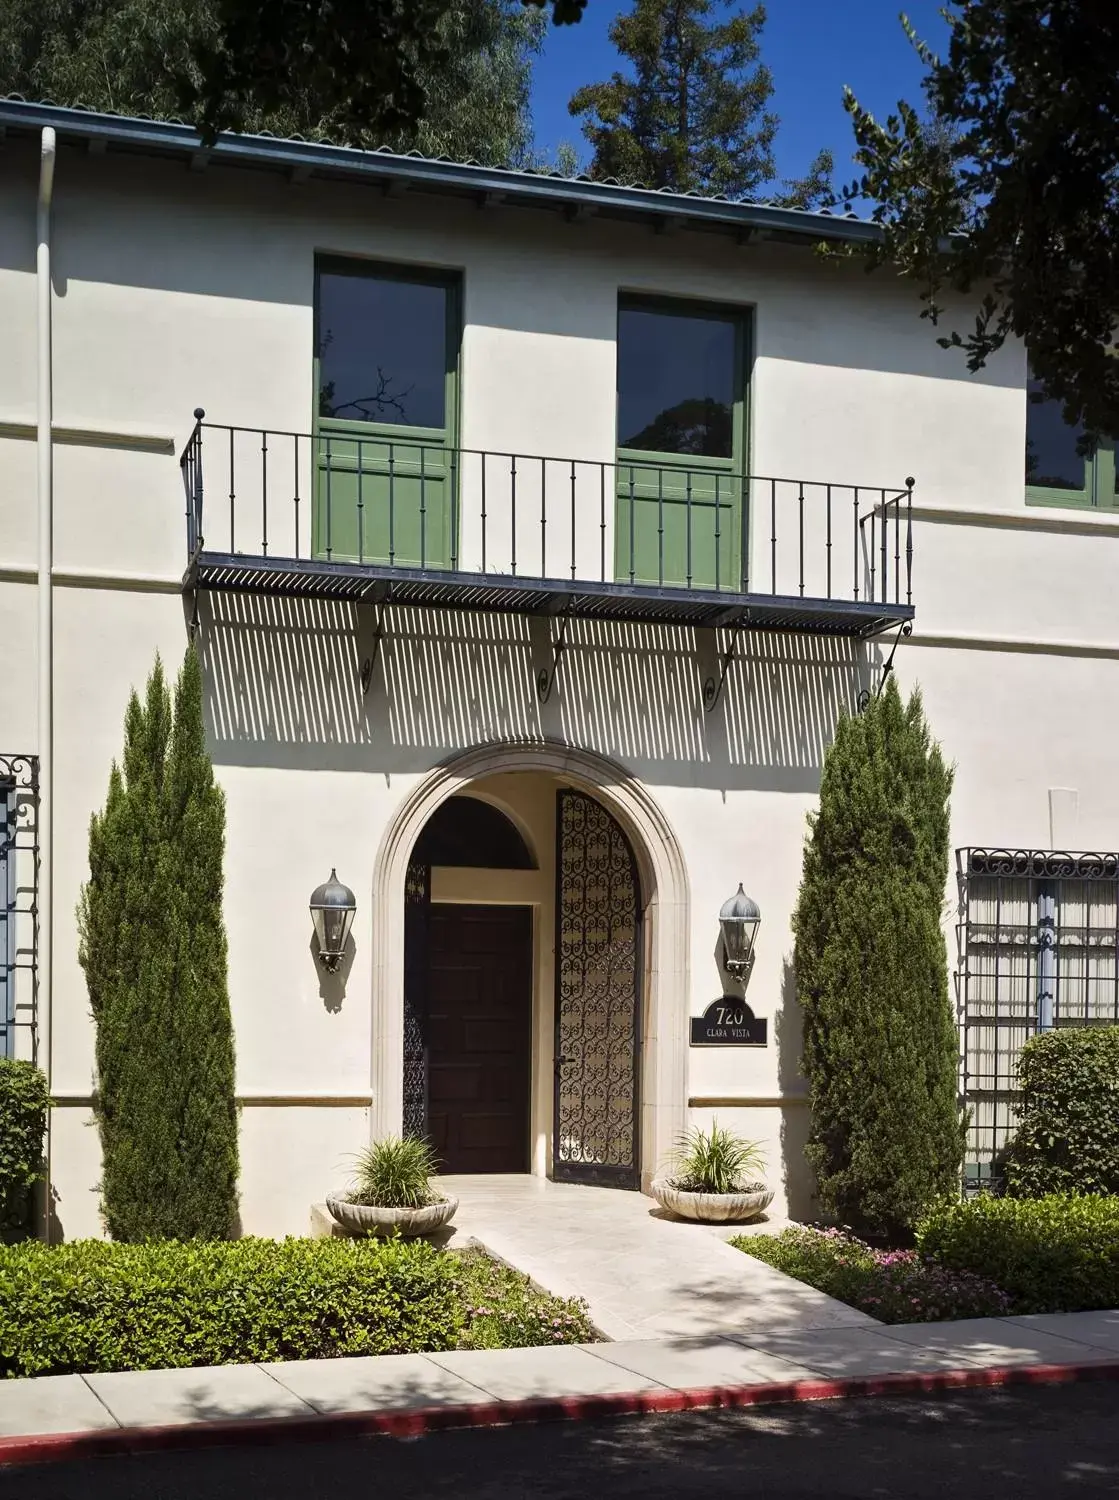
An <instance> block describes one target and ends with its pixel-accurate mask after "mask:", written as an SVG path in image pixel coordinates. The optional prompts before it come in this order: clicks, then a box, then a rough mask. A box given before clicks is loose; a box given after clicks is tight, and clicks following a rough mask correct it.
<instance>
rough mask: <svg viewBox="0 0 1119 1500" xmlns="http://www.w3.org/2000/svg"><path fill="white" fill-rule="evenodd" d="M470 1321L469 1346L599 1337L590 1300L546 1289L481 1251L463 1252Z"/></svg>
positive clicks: (465, 1339) (463, 1341)
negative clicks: (557, 1295) (558, 1294)
mask: <svg viewBox="0 0 1119 1500" xmlns="http://www.w3.org/2000/svg"><path fill="white" fill-rule="evenodd" d="M457 1260H458V1270H457V1275H458V1278H459V1286H460V1290H461V1295H462V1299H463V1303H464V1307H463V1313H464V1317H465V1320H466V1321H465V1325H464V1327H463V1331H462V1336H461V1338H460V1341H459V1347H460V1348H463V1349H526V1348H534V1347H537V1346H539V1345H541V1344H589V1343H593V1342H594V1341H595V1339H596V1338H597V1337H598V1335H597V1333H596V1332H595V1328H594V1325H593V1324H592V1323H591V1321H590V1316H589V1314H588V1312H587V1307H586V1304H585V1303H584V1302H582V1301H580V1300H578V1299H576V1298H572V1297H553V1296H552V1294H551V1293H550V1292H543V1291H540V1290H539V1288H537V1287H535V1286H534V1285H533V1284H532V1282H531V1281H530V1280H529V1278H528V1277H527V1276H526V1275H525V1274H524V1273H523V1272H522V1271H516V1270H514V1269H513V1267H512V1266H505V1265H502V1264H501V1262H500V1261H496V1260H493V1259H492V1258H491V1257H490V1256H488V1255H486V1254H485V1253H484V1251H481V1250H465V1251H463V1252H462V1253H461V1254H460V1255H458V1256H457Z"/></svg>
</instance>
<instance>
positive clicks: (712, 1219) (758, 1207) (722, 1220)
mask: <svg viewBox="0 0 1119 1500" xmlns="http://www.w3.org/2000/svg"><path fill="white" fill-rule="evenodd" d="M652 1189H653V1197H654V1198H655V1199H656V1200H657V1202H658V1203H659V1204H660V1206H661V1207H662V1208H667V1209H668V1210H669V1211H670V1212H671V1213H674V1214H678V1215H679V1216H680V1218H681V1219H696V1220H699V1221H700V1222H702V1223H704V1224H745V1223H747V1222H748V1221H749V1220H750V1219H756V1218H757V1217H758V1215H759V1214H760V1213H763V1212H764V1211H765V1209H767V1208H768V1207H769V1205H770V1204H771V1203H772V1202H773V1190H772V1189H771V1188H759V1189H758V1191H757V1192H753V1193H689V1192H686V1191H685V1190H684V1189H683V1188H678V1187H673V1186H672V1184H671V1182H669V1181H668V1180H667V1179H666V1178H664V1177H657V1178H655V1179H654V1180H653V1183H652Z"/></svg>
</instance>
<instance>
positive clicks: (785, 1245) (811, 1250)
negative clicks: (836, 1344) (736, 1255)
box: [731, 1224, 874, 1306]
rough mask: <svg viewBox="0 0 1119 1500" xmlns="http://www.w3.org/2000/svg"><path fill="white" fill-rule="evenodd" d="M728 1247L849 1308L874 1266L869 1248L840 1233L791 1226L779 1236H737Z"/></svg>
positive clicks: (836, 1230) (830, 1230) (832, 1230)
mask: <svg viewBox="0 0 1119 1500" xmlns="http://www.w3.org/2000/svg"><path fill="white" fill-rule="evenodd" d="M731 1244H732V1245H734V1247H735V1248H736V1249H738V1250H744V1251H745V1252H746V1254H747V1255H752V1256H753V1257H754V1259H755V1260H764V1261H765V1263H766V1265H769V1266H773V1267H775V1268H776V1269H777V1270H778V1271H784V1273H785V1275H786V1276H795V1277H796V1279H797V1280H798V1281H805V1282H807V1283H808V1285H809V1286H814V1287H815V1288H816V1289H817V1291H821V1292H826V1293H827V1295H828V1296H829V1297H835V1298H836V1299H837V1301H839V1302H848V1303H850V1304H851V1305H852V1306H854V1305H855V1303H856V1301H857V1299H858V1296H859V1292H860V1290H861V1288H862V1287H863V1285H864V1283H865V1281H866V1278H867V1275H868V1274H869V1273H870V1271H871V1269H872V1267H873V1265H874V1256H873V1255H872V1253H871V1250H870V1247H869V1246H868V1245H864V1244H863V1243H862V1241H861V1240H857V1239H855V1238H854V1237H853V1236H851V1235H847V1234H844V1233H843V1232H842V1230H839V1229H823V1230H821V1229H810V1228H808V1227H807V1226H806V1225H801V1224H792V1225H790V1226H789V1228H788V1229H783V1230H782V1231H781V1233H780V1234H742V1235H738V1236H737V1237H736V1238H735V1239H732V1240H731Z"/></svg>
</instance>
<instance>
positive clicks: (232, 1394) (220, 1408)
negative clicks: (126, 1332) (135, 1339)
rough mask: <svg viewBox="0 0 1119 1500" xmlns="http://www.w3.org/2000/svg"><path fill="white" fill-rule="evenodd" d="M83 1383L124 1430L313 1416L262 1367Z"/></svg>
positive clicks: (124, 1375) (94, 1378)
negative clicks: (196, 1423)
mask: <svg viewBox="0 0 1119 1500" xmlns="http://www.w3.org/2000/svg"><path fill="white" fill-rule="evenodd" d="M84 1378H85V1380H86V1383H87V1384H88V1386H89V1387H90V1389H91V1391H92V1392H93V1394H94V1395H95V1396H97V1397H98V1398H99V1399H100V1400H101V1401H102V1402H103V1403H104V1404H105V1406H106V1407H108V1409H109V1411H110V1412H111V1413H112V1415H113V1416H114V1417H115V1418H116V1420H117V1422H119V1423H120V1425H121V1426H122V1427H164V1426H177V1425H180V1424H181V1423H184V1422H223V1421H236V1420H243V1419H244V1418H246V1417H307V1416H310V1415H311V1413H312V1408H311V1407H310V1406H308V1405H307V1403H306V1402H304V1401H301V1400H300V1399H299V1397H298V1396H297V1395H295V1393H294V1392H293V1391H291V1390H289V1389H287V1387H285V1386H282V1385H280V1383H279V1382H278V1381H276V1380H273V1379H272V1377H271V1376H270V1375H266V1374H265V1372H264V1371H263V1370H262V1369H261V1368H260V1367H259V1366H258V1365H214V1366H203V1367H199V1368H196V1369H190V1370H137V1371H131V1370H124V1371H120V1372H119V1373H114V1374H110V1375H87V1376H85V1377H84Z"/></svg>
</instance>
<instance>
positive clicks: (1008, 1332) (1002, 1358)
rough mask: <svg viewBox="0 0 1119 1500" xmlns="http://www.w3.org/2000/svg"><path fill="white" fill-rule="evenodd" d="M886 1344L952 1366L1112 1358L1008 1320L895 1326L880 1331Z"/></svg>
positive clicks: (1032, 1363)
mask: <svg viewBox="0 0 1119 1500" xmlns="http://www.w3.org/2000/svg"><path fill="white" fill-rule="evenodd" d="M882 1332H883V1333H884V1334H885V1336H886V1337H887V1338H891V1339H897V1340H898V1341H899V1342H901V1343H905V1344H916V1345H918V1346H919V1347H921V1348H924V1349H935V1350H939V1351H941V1352H943V1353H945V1354H947V1355H948V1356H949V1357H950V1358H951V1359H954V1360H955V1361H956V1362H957V1363H962V1364H979V1365H1048V1364H1071V1363H1081V1364H1083V1363H1088V1362H1093V1361H1097V1362H1101V1363H1102V1362H1105V1361H1108V1360H1113V1359H1114V1358H1115V1355H1114V1353H1111V1354H1109V1353H1108V1352H1107V1351H1106V1350H1104V1349H1097V1348H1092V1347H1091V1346H1090V1345H1088V1344H1082V1343H1078V1342H1077V1341H1076V1340H1073V1339H1067V1338H1062V1337H1060V1336H1059V1335H1058V1334H1055V1333H1050V1332H1048V1331H1046V1332H1042V1331H1041V1330H1038V1329H1032V1328H1029V1327H1024V1326H1023V1325H1022V1324H1021V1323H1015V1322H1013V1321H1011V1320H1010V1319H1009V1318H961V1319H959V1320H958V1321H957V1322H954V1323H895V1324H892V1325H890V1326H889V1327H886V1328H883V1330H882Z"/></svg>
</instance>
